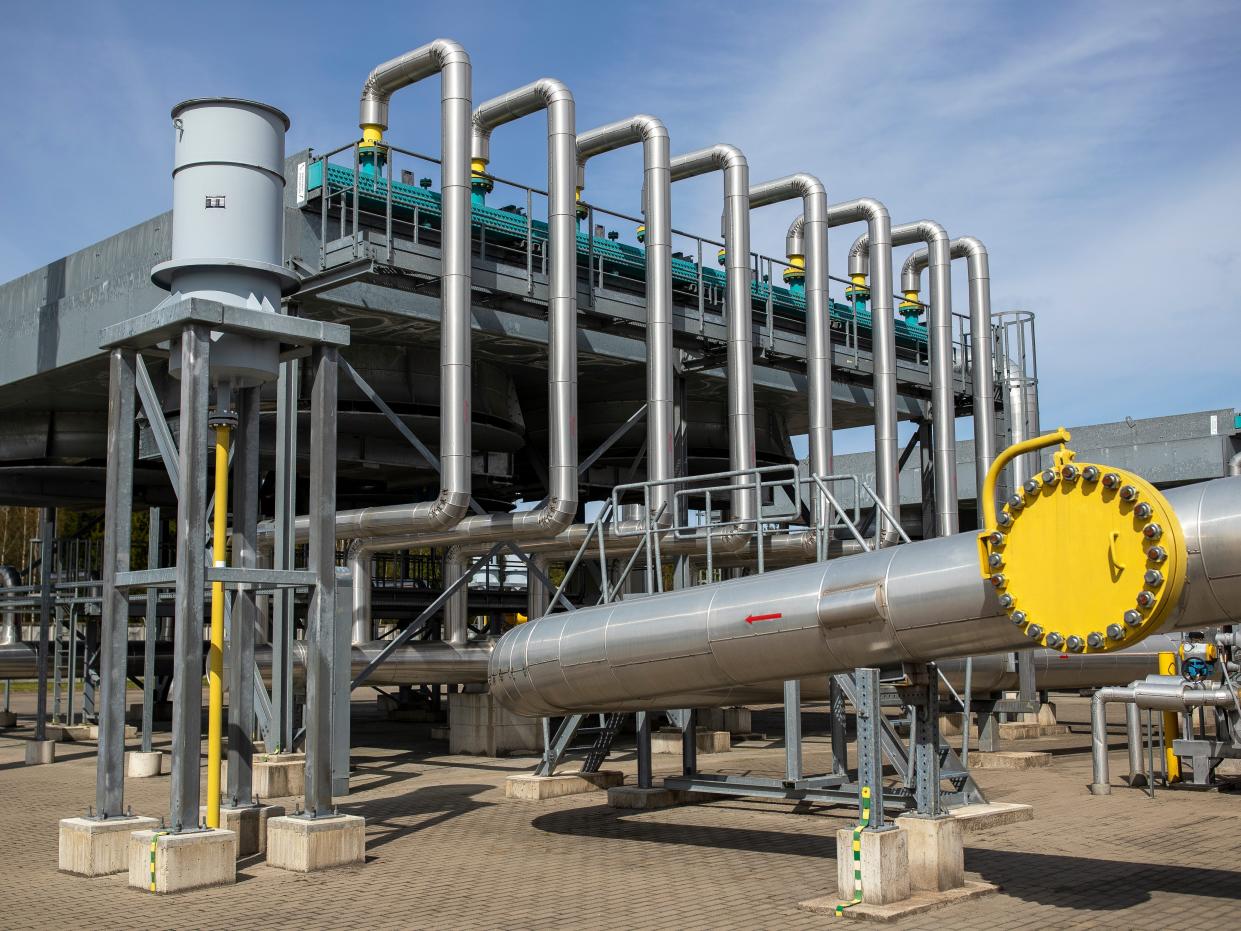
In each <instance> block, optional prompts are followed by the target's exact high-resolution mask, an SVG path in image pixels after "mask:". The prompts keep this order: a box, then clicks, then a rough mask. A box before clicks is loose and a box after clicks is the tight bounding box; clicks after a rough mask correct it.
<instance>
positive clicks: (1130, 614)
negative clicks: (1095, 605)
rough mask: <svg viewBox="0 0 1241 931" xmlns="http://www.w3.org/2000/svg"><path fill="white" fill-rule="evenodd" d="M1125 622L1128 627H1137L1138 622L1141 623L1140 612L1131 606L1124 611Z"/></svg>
mask: <svg viewBox="0 0 1241 931" xmlns="http://www.w3.org/2000/svg"><path fill="white" fill-rule="evenodd" d="M1125 623H1126V624H1128V625H1129V626H1130V627H1137V626H1138V625H1139V624H1141V623H1142V612H1141V611H1134V610H1133V609H1132V608H1130V609H1129V610H1128V611H1126V612H1125ZM1112 626H1113V627H1115V626H1117V625H1115V624H1113V625H1112Z"/></svg>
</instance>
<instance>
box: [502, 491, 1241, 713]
mask: <svg viewBox="0 0 1241 931" xmlns="http://www.w3.org/2000/svg"><path fill="white" fill-rule="evenodd" d="M1166 498H1167V500H1168V502H1169V503H1170V504H1171V506H1172V507H1173V509H1174V510H1175V511H1176V514H1177V517H1178V519H1179V520H1180V522H1181V525H1182V530H1183V531H1184V533H1185V539H1186V544H1187V550H1188V553H1189V563H1188V566H1187V573H1188V576H1187V577H1188V581H1187V585H1186V589H1185V590H1186V592H1187V595H1186V596H1185V597H1183V598H1182V599H1181V601H1180V603H1179V604H1178V605H1177V606H1176V609H1175V611H1174V612H1173V613H1172V614H1171V615H1170V616H1169V618H1168V620H1167V621H1166V622H1165V624H1164V625H1163V629H1164V630H1165V631H1169V630H1179V629H1185V628H1188V627H1206V626H1215V625H1218V624H1226V623H1232V622H1234V621H1236V620H1237V618H1236V617H1235V615H1237V614H1241V479H1236V478H1229V479H1217V480H1215V481H1211V482H1205V483H1201V484H1198V485H1190V486H1185V487H1182V488H1177V489H1173V490H1171V491H1169V492H1167V494H1166ZM1029 646H1030V640H1029V638H1028V637H1026V636H1025V635H1024V633H1023V632H1022V631H1021V629H1020V628H1019V627H1016V626H1014V625H1013V624H1012V623H1010V622H1009V620H1008V618H1007V617H1006V615H1005V612H1004V611H1003V610H1002V609H1001V608H1000V606H999V602H998V600H997V595H996V592H995V590H994V589H993V588H992V587H991V586H990V585H989V584H988V583H987V582H986V581H985V580H984V579H983V578H982V576H981V575H980V573H979V571H978V540H977V537H976V536H975V535H974V534H971V533H966V534H956V535H954V536H951V537H940V538H936V539H933V540H925V541H922V542H919V543H910V544H905V545H903V546H897V547H891V548H887V549H880V550H874V551H871V552H869V553H863V554H860V555H857V556H853V557H850V558H847V559H837V560H831V561H829V562H827V563H818V564H812V565H808V566H801V567H797V568H793V569H784V570H779V571H776V572H770V573H766V574H764V575H759V576H750V577H746V578H740V579H734V580H732V581H728V582H722V583H719V584H715V585H704V586H699V587H695V588H689V589H684V590H681V591H676V592H671V593H669V594H665V595H661V596H658V597H656V598H643V599H637V600H631V601H620V602H617V603H614V604H609V605H603V606H600V607H595V608H585V609H581V610H578V611H575V612H572V613H570V614H551V615H547V616H546V617H544V618H541V619H540V620H537V621H532V622H530V623H528V624H524V625H522V626H521V627H519V628H516V629H514V630H511V631H509V632H508V633H506V634H505V635H504V636H503V637H502V638H501V639H500V641H499V643H498V644H497V646H496V650H495V652H494V654H493V655H492V659H491V668H490V670H489V677H488V679H489V682H490V684H491V688H492V690H493V692H494V693H495V695H496V697H497V699H498V700H499V701H500V702H501V703H502V704H503V705H504V706H505V707H507V708H509V709H510V710H512V711H514V712H516V713H518V714H529V715H552V714H564V713H566V712H579V711H580V712H585V711H622V710H641V709H644V708H659V707H694V706H695V705H696V704H700V703H702V699H703V697H704V696H710V698H709V701H708V703H711V704H728V703H729V702H728V701H727V698H726V697H724V696H726V694H727V692H728V691H729V690H732V689H737V688H738V687H740V686H749V685H752V684H755V683H763V682H772V681H776V680H787V679H793V678H798V679H800V678H805V677H809V676H823V675H826V674H829V673H834V672H844V671H846V670H849V669H853V668H856V667H859V666H893V665H897V664H900V663H925V662H930V661H934V660H937V659H941V658H945V657H955V656H961V655H965V654H985V653H999V652H1004V651H1010V650H1019V649H1028V648H1029Z"/></svg>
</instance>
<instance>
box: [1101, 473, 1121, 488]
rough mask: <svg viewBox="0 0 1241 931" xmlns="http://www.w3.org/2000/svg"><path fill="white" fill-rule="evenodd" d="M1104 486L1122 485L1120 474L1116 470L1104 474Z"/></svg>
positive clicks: (1114, 486)
mask: <svg viewBox="0 0 1241 931" xmlns="http://www.w3.org/2000/svg"><path fill="white" fill-rule="evenodd" d="M1103 487H1104V488H1113V489H1115V488H1119V487H1120V476H1119V475H1117V474H1116V473H1115V472H1108V473H1107V474H1106V475H1105V476H1103Z"/></svg>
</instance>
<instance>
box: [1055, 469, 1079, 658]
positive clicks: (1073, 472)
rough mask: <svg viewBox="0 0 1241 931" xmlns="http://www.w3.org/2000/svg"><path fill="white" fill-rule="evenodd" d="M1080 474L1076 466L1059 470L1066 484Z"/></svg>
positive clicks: (1073, 480) (1075, 479)
mask: <svg viewBox="0 0 1241 931" xmlns="http://www.w3.org/2000/svg"><path fill="white" fill-rule="evenodd" d="M1081 474H1082V473H1081V470H1080V469H1078V468H1077V466H1075V465H1066V466H1065V467H1064V468H1063V469H1061V470H1060V477H1061V478H1063V479H1064V480H1065V481H1066V482H1075V481H1077V477H1078V476H1079V475H1081ZM1048 636H1049V637H1050V636H1051V635H1050V634H1049V635H1048Z"/></svg>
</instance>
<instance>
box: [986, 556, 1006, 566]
mask: <svg viewBox="0 0 1241 931" xmlns="http://www.w3.org/2000/svg"><path fill="white" fill-rule="evenodd" d="M987 565H989V566H990V567H991V568H992V569H1003V568H1004V557H1003V556H1001V555H1000V554H999V553H992V554H991V555H990V556H988V557H987Z"/></svg>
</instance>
